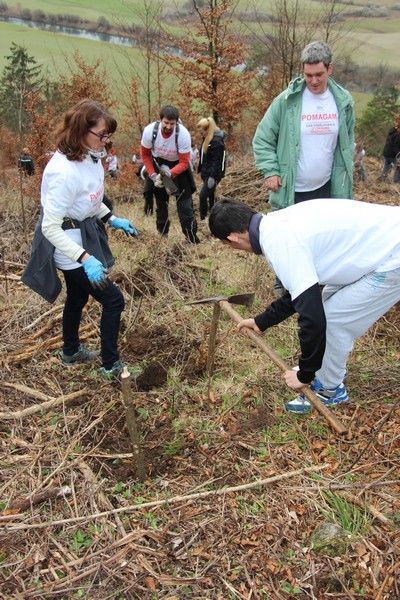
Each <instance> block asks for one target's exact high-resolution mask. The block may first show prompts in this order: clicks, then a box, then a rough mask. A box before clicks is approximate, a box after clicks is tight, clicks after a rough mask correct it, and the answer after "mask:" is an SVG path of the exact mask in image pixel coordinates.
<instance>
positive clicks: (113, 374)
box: [99, 360, 125, 381]
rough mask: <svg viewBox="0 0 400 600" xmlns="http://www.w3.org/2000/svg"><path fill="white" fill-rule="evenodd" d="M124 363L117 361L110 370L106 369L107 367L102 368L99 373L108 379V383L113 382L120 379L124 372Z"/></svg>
mask: <svg viewBox="0 0 400 600" xmlns="http://www.w3.org/2000/svg"><path fill="white" fill-rule="evenodd" d="M124 366H125V365H124V363H123V362H122V360H116V361H115V363H114V364H113V366H112V367H111V368H110V369H106V368H105V367H100V369H99V373H100V375H101V376H102V377H103V379H106V380H107V381H113V380H114V379H118V378H119V376H120V375H121V373H122V371H123V370H124Z"/></svg>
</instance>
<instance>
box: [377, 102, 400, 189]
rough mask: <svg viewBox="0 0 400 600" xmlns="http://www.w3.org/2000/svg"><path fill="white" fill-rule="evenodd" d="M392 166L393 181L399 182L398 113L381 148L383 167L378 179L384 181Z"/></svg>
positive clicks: (399, 115) (399, 119)
mask: <svg viewBox="0 0 400 600" xmlns="http://www.w3.org/2000/svg"><path fill="white" fill-rule="evenodd" d="M392 167H394V175H393V183H400V113H399V114H398V115H396V117H395V122H394V127H392V128H391V129H389V131H388V134H387V137H386V142H385V146H384V148H383V167H382V172H381V175H380V179H381V180H382V181H384V180H385V179H386V177H387V175H388V173H389V172H390V171H391V170H392Z"/></svg>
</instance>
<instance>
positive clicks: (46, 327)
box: [23, 311, 63, 344]
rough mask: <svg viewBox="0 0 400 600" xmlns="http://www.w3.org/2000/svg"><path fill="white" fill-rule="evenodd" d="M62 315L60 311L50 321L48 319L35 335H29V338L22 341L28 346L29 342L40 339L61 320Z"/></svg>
mask: <svg viewBox="0 0 400 600" xmlns="http://www.w3.org/2000/svg"><path fill="white" fill-rule="evenodd" d="M62 315H63V313H62V311H61V312H59V313H58V315H55V316H54V317H53V318H52V319H49V320H48V321H47V323H46V324H45V325H43V326H42V327H41V328H40V329H38V330H37V331H35V333H33V334H32V335H30V336H29V337H27V338H25V339H24V340H23V341H24V342H26V343H28V344H29V343H30V342H33V341H34V340H37V339H38V338H40V337H42V335H43V334H44V333H47V332H48V331H50V329H52V328H53V327H54V325H55V324H56V323H57V322H58V321H60V320H61V319H62Z"/></svg>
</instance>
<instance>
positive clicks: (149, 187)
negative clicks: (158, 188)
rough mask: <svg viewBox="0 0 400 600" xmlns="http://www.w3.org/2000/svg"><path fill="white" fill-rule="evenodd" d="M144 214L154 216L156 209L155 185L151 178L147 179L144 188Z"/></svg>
mask: <svg viewBox="0 0 400 600" xmlns="http://www.w3.org/2000/svg"><path fill="white" fill-rule="evenodd" d="M143 198H144V214H145V215H152V214H153V209H154V183H153V182H152V180H151V179H150V177H146V179H145V180H144V187H143Z"/></svg>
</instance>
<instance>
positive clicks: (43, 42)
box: [0, 22, 143, 91]
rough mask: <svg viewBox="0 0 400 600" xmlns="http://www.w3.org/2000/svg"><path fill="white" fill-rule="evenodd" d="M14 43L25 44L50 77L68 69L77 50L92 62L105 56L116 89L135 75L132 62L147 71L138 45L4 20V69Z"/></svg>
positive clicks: (0, 28)
mask: <svg viewBox="0 0 400 600" xmlns="http://www.w3.org/2000/svg"><path fill="white" fill-rule="evenodd" d="M12 42H15V43H16V44H20V45H23V46H25V47H26V48H27V49H28V51H29V54H31V55H32V56H34V57H35V59H36V60H37V61H38V63H39V64H41V65H43V67H44V68H45V69H47V70H48V72H49V74H50V76H51V74H54V73H59V72H67V71H68V68H69V67H68V62H69V61H68V57H69V58H70V57H71V56H72V54H73V52H74V51H78V52H79V53H80V54H81V55H82V56H83V57H84V58H85V60H86V61H88V62H94V61H95V60H97V59H101V63H102V65H103V66H104V67H105V69H106V70H107V72H108V73H109V76H110V80H111V81H112V82H113V84H114V87H116V91H117V90H118V88H122V87H123V81H124V80H125V81H126V80H128V79H130V76H131V75H133V70H132V67H131V64H133V65H134V69H135V71H136V72H139V73H141V72H142V70H143V57H142V54H141V52H140V50H138V49H136V48H127V47H123V46H117V45H115V44H107V43H103V42H95V41H90V40H85V39H80V38H77V37H71V36H67V35H61V34H56V33H51V32H49V31H41V30H36V29H30V28H28V27H24V26H19V25H14V24H9V23H3V22H0V69H2V68H3V67H4V64H5V62H6V60H5V56H6V55H7V54H8V51H9V49H10V46H11V44H12ZM116 65H118V69H117V67H116ZM119 71H120V72H119Z"/></svg>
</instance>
